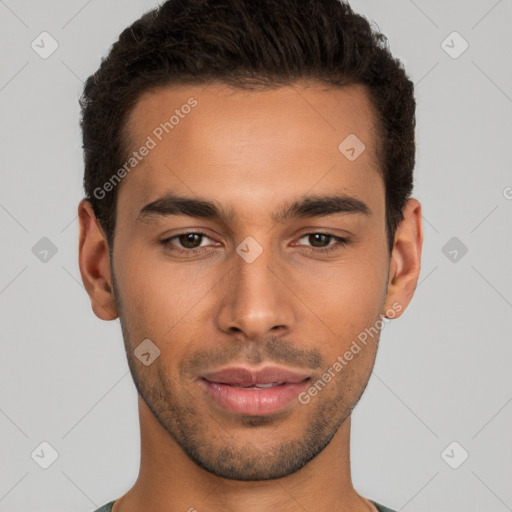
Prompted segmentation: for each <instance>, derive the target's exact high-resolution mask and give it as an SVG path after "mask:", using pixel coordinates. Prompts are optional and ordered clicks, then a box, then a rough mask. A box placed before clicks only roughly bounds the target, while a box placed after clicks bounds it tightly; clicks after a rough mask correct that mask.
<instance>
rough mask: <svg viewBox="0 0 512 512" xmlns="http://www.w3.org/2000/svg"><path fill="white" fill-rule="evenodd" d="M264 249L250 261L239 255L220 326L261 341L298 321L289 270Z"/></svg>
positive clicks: (230, 275) (230, 276) (219, 313)
mask: <svg viewBox="0 0 512 512" xmlns="http://www.w3.org/2000/svg"><path fill="white" fill-rule="evenodd" d="M276 260H277V258H273V256H272V254H271V251H270V250H264V251H263V252H262V254H261V255H260V256H259V257H258V258H257V259H256V260H254V261H252V262H251V263H249V262H248V261H245V260H244V259H243V258H242V257H240V256H239V255H238V254H235V255H234V257H233V263H232V264H233V268H232V270H231V271H230V272H229V273H228V275H227V278H226V281H225V283H224V285H223V287H222V292H221V297H220V308H219V309H218V311H217V322H218V327H219V329H220V330H222V331H223V332H226V333H229V334H233V333H238V334H239V333H243V334H244V336H245V337H246V338H247V339H250V340H261V339H265V337H266V336H268V335H269V333H270V334H272V335H274V336H275V335H278V334H285V333H286V332H289V331H290V329H291V328H292V325H293V323H294V321H295V318H294V314H293V308H292V304H291V301H292V297H293V295H292V294H291V293H290V291H289V290H288V288H287V286H286V276H285V272H284V270H283V268H282V266H280V265H279V264H278V262H277V261H276Z"/></svg>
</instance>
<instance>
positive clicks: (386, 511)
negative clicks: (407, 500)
mask: <svg viewBox="0 0 512 512" xmlns="http://www.w3.org/2000/svg"><path fill="white" fill-rule="evenodd" d="M370 501H371V502H372V503H373V504H374V505H375V506H376V507H377V510H378V511H379V512H395V511H394V510H391V509H390V508H388V507H385V506H384V505H381V504H380V503H377V502H376V501H373V500H370Z"/></svg>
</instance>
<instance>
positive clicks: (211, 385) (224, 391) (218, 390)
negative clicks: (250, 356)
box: [199, 366, 310, 415]
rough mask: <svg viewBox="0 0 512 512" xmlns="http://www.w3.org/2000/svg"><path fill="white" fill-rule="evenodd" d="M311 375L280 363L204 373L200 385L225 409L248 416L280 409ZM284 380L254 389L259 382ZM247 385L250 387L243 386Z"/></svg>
mask: <svg viewBox="0 0 512 512" xmlns="http://www.w3.org/2000/svg"><path fill="white" fill-rule="evenodd" d="M309 380H310V376H309V375H308V374H306V373H299V372H294V371H291V370H288V369H286V368H281V367H277V366H267V367H264V368H261V369H258V370H255V369H249V368H243V367H232V368H225V369H223V370H220V371H216V372H211V373H207V374H204V375H201V376H200V378H199V382H200V384H201V385H202V386H203V388H204V389H205V391H206V393H207V396H208V397H209V398H210V399H213V400H214V401H215V402H216V403H217V404H218V405H220V406H221V407H222V408H224V409H226V410H228V411H230V412H234V413H237V414H244V415H266V414H272V413H275V412H278V411H279V410H281V409H282V408H284V407H285V406H286V405H288V404H289V403H290V402H291V401H293V400H294V399H296V398H297V396H298V395H299V393H300V392H301V391H303V390H304V389H305V388H306V387H307V386H308V384H309ZM267 383H280V385H276V386H273V387H265V388H254V387H249V386H254V385H255V384H267ZM240 386H246V387H240Z"/></svg>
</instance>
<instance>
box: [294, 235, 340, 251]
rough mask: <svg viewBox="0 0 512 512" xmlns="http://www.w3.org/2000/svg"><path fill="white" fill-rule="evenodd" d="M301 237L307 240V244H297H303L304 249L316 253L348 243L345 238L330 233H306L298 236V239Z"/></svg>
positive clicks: (332, 249) (333, 249)
mask: <svg viewBox="0 0 512 512" xmlns="http://www.w3.org/2000/svg"><path fill="white" fill-rule="evenodd" d="M303 239H305V240H306V241H307V244H299V246H300V245H304V247H306V249H308V250H310V251H314V252H316V253H328V252H332V251H337V250H340V249H342V248H343V247H344V246H346V245H348V244H349V242H350V241H349V240H348V239H347V238H343V237H340V236H336V235H330V234H329V233H308V234H306V235H304V236H301V237H300V238H299V240H303ZM332 242H334V243H332ZM308 244H309V245H308Z"/></svg>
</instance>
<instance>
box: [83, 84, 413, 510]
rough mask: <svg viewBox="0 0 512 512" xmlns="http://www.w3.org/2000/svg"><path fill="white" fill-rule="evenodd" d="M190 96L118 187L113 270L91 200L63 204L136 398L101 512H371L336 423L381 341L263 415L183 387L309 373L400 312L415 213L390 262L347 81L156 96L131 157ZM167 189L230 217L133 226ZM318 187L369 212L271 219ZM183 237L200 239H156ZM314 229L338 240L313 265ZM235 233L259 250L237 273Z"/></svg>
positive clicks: (378, 195)
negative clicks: (145, 346)
mask: <svg viewBox="0 0 512 512" xmlns="http://www.w3.org/2000/svg"><path fill="white" fill-rule="evenodd" d="M191 96H193V97H194V98H195V99H196V100H197V101H198V105H197V106H196V107H195V108H194V109H193V110H192V111H191V113H190V114H188V115H187V116H186V117H185V118H184V119H181V120H180V123H179V125H177V126H175V127H174V129H173V131H172V132H171V133H169V134H167V135H165V136H164V137H163V140H162V141H161V142H159V143H158V144H157V146H156V147H155V148H154V149H152V150H151V151H150V152H149V154H148V155H147V156H146V157H145V158H144V159H143V161H142V162H141V163H140V164H138V166H137V167H136V169H134V170H133V171H132V172H131V173H130V174H129V175H127V176H126V178H124V180H123V181H122V182H121V184H120V185H119V186H118V190H117V193H118V205H117V226H116V230H115V240H114V250H113V255H112V261H110V259H109V254H108V244H107V241H106V237H105V233H104V231H103V229H102V227H101V226H100V224H99V222H98V221H97V219H96V217H95V215H94V213H93V211H92V208H91V206H90V204H89V203H88V202H87V201H85V200H84V201H82V202H80V205H79V208H78V212H79V220H80V242H79V264H80V271H81V274H82V279H83V282H84V285H85V287H86V289H87V292H88V294H89V296H90V299H91V304H92V309H93V311H94V313H95V314H96V315H97V316H98V317H99V318H100V319H103V320H112V319H115V318H117V317H118V316H119V318H120V322H121V326H122V330H123V337H124V342H125V346H126V351H127V357H128V362H129V365H130V369H131V372H132V375H133V379H134V382H135V384H136V386H137V389H138V391H139V396H138V407H139V417H140V430H141V466H140V472H139V476H138V479H137V481H136V482H135V484H134V485H133V487H132V488H131V489H130V490H129V491H128V492H127V493H126V494H125V495H124V496H123V497H121V498H120V499H118V500H117V501H116V503H115V504H114V508H113V512H136V511H140V510H143V509H145V510H158V511H161V512H164V511H168V512H174V511H186V510H189V509H191V508H195V509H196V510H197V511H199V512H201V511H209V512H214V511H219V512H220V511H224V512H225V511H232V512H253V511H261V510H277V511H304V510H308V511H312V510H337V511H347V512H348V511H349V510H350V511H351V512H354V511H355V512H358V511H368V510H375V509H374V508H373V506H372V505H371V504H370V502H369V501H368V500H367V499H366V498H363V497H362V496H360V495H359V494H358V493H357V492H356V490H355V489H354V487H353V485H352V481H351V473H350V414H351V411H352V409H353V408H354V407H355V405H356V403H357V402H358V400H359V398H360V397H361V395H362V393H363V391H364V389H365V387H366V384H367V382H368V379H369V377H370V375H371V371H372V369H373V365H374V362H375V357H376V353H377V346H378V340H379V336H378V335H376V336H373V337H369V339H368V343H367V344H366V345H364V346H363V345H362V349H361V350H360V351H359V352H358V353H357V354H356V355H354V357H353V359H352V360H351V361H350V362H349V363H348V364H347V365H346V366H345V367H344V369H343V370H342V371H341V372H339V373H337V374H336V376H335V377H333V378H332V380H331V381H330V382H329V383H328V384H327V385H326V386H325V387H324V388H323V389H322V391H320V392H318V394H317V395H316V396H314V397H311V400H310V402H309V403H307V404H301V403H299V402H298V401H297V400H294V401H292V403H290V404H288V405H287V406H286V407H285V408H284V409H283V410H281V411H279V412H278V413H275V414H272V415H269V416H266V417H262V416H244V415H238V414H234V413H230V412H227V411H225V410H223V409H222V408H220V407H218V406H217V404H215V403H212V401H211V400H209V399H208V398H207V396H206V395H205V394H204V393H203V391H202V389H201V388H200V386H199V385H198V382H197V381H196V377H197V375H198V373H201V372H205V371H214V370H217V369H220V368H222V367H225V366H231V365H236V364H242V365H246V366H258V367H261V366H263V365H267V364H278V365H282V366H285V367H287V368H289V369H292V370H303V371H306V372H308V374H310V375H311V377H312V382H314V381H316V380H317V379H319V378H321V377H322V374H324V372H326V371H327V369H328V368H329V367H332V365H333V363H334V362H335V361H336V360H337V358H338V356H340V355H343V354H344V353H345V352H346V351H347V350H348V349H349V347H350V346H351V344H352V342H353V341H354V340H355V339H357V336H358V334H360V333H361V332H363V331H364V330H365V328H369V327H370V326H373V325H375V323H376V321H378V320H379V319H380V318H382V316H386V314H389V312H390V311H391V312H392V313H393V316H394V318H398V317H399V316H400V315H401V314H402V313H403V311H404V310H405V309H406V307H407V305H408V304H409V302H410V300H411V298H412V296H413V293H414V290H415V288H416V285H417V281H418V276H419V272H420V260H421V247H422V242H423V230H422V223H421V205H420V203H419V202H418V201H417V200H416V199H410V200H409V201H408V202H407V204H406V206H405V208H404V210H403V214H404V219H403V220H402V222H401V223H400V225H399V227H398V230H397V232H396V234H395V240H394V246H393V250H392V253H391V255H390V254H389V252H388V248H387V242H386V231H385V202H384V201H385V195H384V193H385V190H384V183H383V180H382V176H381V174H380V172H379V169H378V162H377V159H376V156H375V155H376V153H375V151H376V142H377V140H378V138H377V134H376V132H375V131H374V129H373V126H374V124H375V117H374V113H373V110H372V105H371V103H370V101H369V99H368V96H367V92H366V90H365V89H364V87H362V86H360V85H352V86H346V87H344V88H337V89H334V88H328V87H325V86H320V85H319V84H306V83H300V84H299V83H297V84H294V85H293V86H291V87H281V88H279V89H274V90H267V91H257V92H254V91H252V92H251V91H247V90H245V91H243V90H233V89H231V88H229V87H227V86H225V85H220V84H216V85H212V84H210V85H208V86H201V87H199V86H172V87H166V88H159V89H158V90H155V91H152V92H150V93H149V92H147V93H145V94H143V95H142V96H141V98H140V99H139V101H138V103H137V104H136V106H135V107H134V109H133V111H132V112H131V115H130V118H129V122H128V124H127V129H128V133H129V135H130V143H131V145H132V146H133V148H132V150H135V149H137V148H139V147H140V146H141V145H142V144H143V143H144V141H146V139H147V136H148V135H150V134H151V133H152V132H153V130H154V129H155V127H156V126H158V125H159V124H160V123H161V122H163V121H165V120H167V119H168V118H169V115H168V114H167V113H168V112H170V113H172V112H173V111H174V109H176V108H180V106H181V105H183V104H185V103H186V102H187V100H188V99H189V98H190V97H191ZM349 134H356V135H357V137H358V138H359V139H360V140H361V141H363V143H364V144H365V146H366V149H365V150H364V151H363V153H362V154H361V155H360V156H359V157H358V158H357V159H356V160H354V161H349V160H348V159H347V158H346V157H345V156H344V155H343V154H342V153H341V152H340V150H339V149H338V145H339V144H340V142H341V141H343V140H344V139H345V138H346V137H347V136H348V135H349ZM170 191H172V192H174V193H177V194H182V195H187V196H191V197H201V198H205V199H208V200H213V201H217V202H218V204H219V205H222V206H223V207H224V208H226V209H227V208H229V209H230V210H231V212H232V216H231V217H229V218H226V219H222V220H219V219H208V218H199V217H191V216H184V215H169V216H156V215H155V216H152V217H149V218H146V219H145V221H144V222H142V221H140V220H137V217H138V215H139V211H140V210H141V208H143V206H145V205H146V204H148V203H150V202H152V201H154V200H156V199H157V198H159V197H160V196H161V195H163V194H164V193H167V192H170ZM333 193H340V194H346V195H349V196H351V197H354V198H357V199H359V200H361V201H363V202H364V203H365V204H366V205H367V206H368V208H369V210H370V214H369V215H364V214H361V213H347V212H344V213H337V214H331V215H323V216H321V217H314V218H291V219H288V220H284V221H282V222H275V221H274V220H272V217H271V216H272V214H273V213H274V212H275V211H278V210H279V209H280V208H282V206H283V204H284V203H286V202H290V201H294V200H296V199H298V198H303V197H305V196H309V195H325V194H333ZM190 231H201V232H206V234H207V237H205V238H202V239H200V238H199V239H196V240H195V245H194V244H193V243H192V244H190V242H189V245H188V246H186V245H183V244H181V245H180V242H179V239H177V238H175V239H173V241H172V242H171V243H170V245H169V244H168V245H167V247H165V246H164V245H163V243H162V241H163V240H165V239H168V238H170V237H172V236H176V235H178V234H181V233H184V232H185V233H186V232H190ZM311 233H326V234H330V235H334V236H341V237H346V238H348V239H349V243H348V245H345V246H339V247H338V248H337V249H336V250H334V251H332V252H331V253H327V254H323V253H322V252H320V251H319V249H321V248H322V247H324V246H326V245H329V246H333V245H334V244H335V243H336V240H335V239H333V238H327V239H325V238H324V239H322V240H320V241H318V239H317V238H315V237H310V236H307V235H308V234H311ZM248 236H251V237H253V238H254V239H255V240H256V241H257V242H258V244H259V245H260V246H261V248H262V249H263V252H262V253H261V255H260V256H259V257H258V258H257V259H256V260H255V261H253V262H252V263H247V262H246V261H245V260H244V259H242V258H241V257H240V256H239V255H238V253H237V252H236V248H237V246H238V245H239V244H240V243H241V242H242V241H243V240H244V239H245V238H246V237H248ZM185 242H186V241H185ZM192 242H194V240H192ZM197 246H201V247H202V248H203V250H204V252H202V253H196V254H195V255H193V256H186V255H182V254H178V253H177V252H176V251H175V250H174V251H173V249H172V248H173V247H174V248H176V247H179V248H182V249H183V250H189V251H190V250H191V248H194V247H197ZM187 247H188V249H187ZM113 270H115V274H114V273H113ZM397 305H398V306H397ZM398 307H399V308H400V310H399V311H397V308H398ZM146 338H149V339H150V340H151V341H152V342H153V343H154V344H155V345H156V346H157V347H158V348H159V350H160V356H159V357H158V358H157V359H155V361H154V362H153V363H151V364H150V365H149V366H145V365H143V364H142V363H141V362H140V361H139V359H137V358H136V357H135V355H134V353H133V351H134V349H135V348H136V347H137V346H138V345H139V344H140V343H141V342H142V340H144V339H146Z"/></svg>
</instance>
